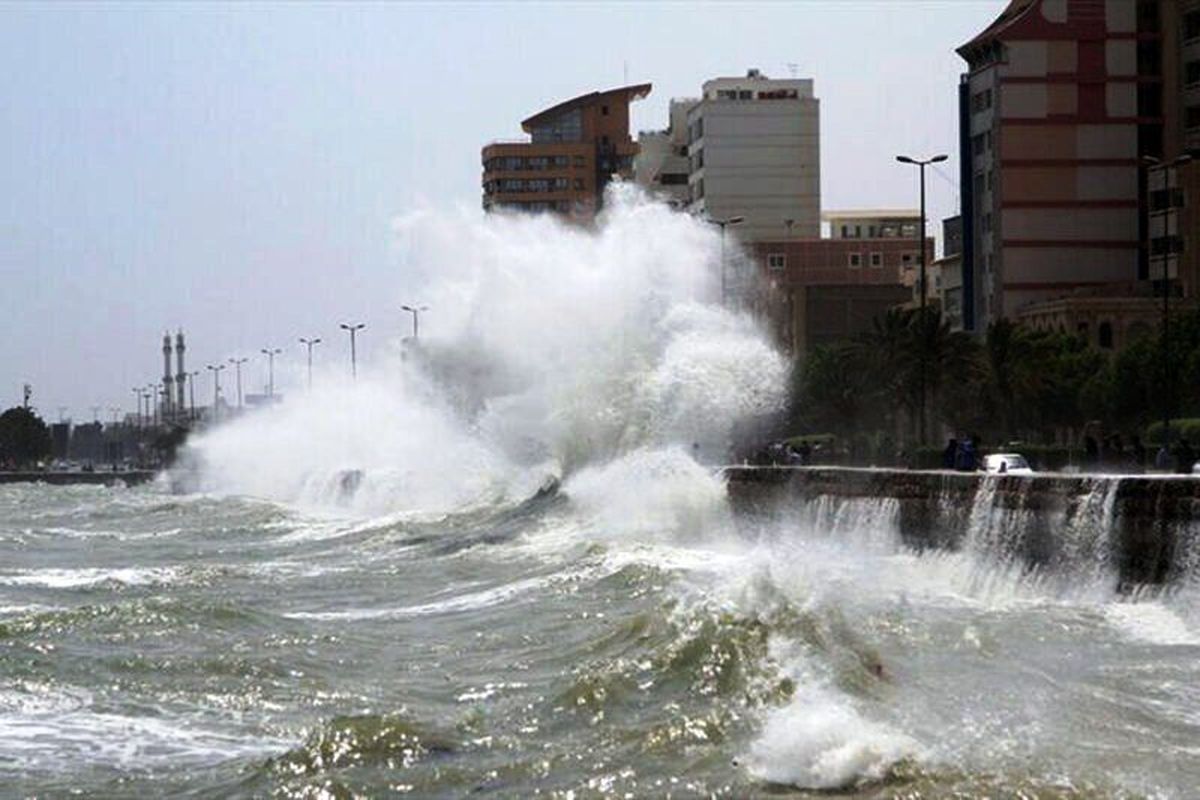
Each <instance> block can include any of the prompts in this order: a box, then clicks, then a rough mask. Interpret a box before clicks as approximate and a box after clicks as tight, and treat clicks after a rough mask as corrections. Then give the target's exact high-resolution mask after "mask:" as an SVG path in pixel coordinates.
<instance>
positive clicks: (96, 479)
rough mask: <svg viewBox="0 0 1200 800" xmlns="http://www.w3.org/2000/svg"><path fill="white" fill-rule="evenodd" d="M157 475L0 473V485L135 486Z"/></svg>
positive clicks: (125, 472) (135, 472)
mask: <svg viewBox="0 0 1200 800" xmlns="http://www.w3.org/2000/svg"><path fill="white" fill-rule="evenodd" d="M157 474H158V473H157V472H155V471H153V470H148V469H132V470H123V471H121V472H38V471H36V470H31V471H24V472H0V483H48V484H51V485H53V486H70V485H74V484H87V485H92V486H115V485H117V484H124V485H126V486H136V485H138V484H141V483H149V482H150V481H152V480H154V478H155V476H156V475H157Z"/></svg>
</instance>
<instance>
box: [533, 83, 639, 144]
mask: <svg viewBox="0 0 1200 800" xmlns="http://www.w3.org/2000/svg"><path fill="white" fill-rule="evenodd" d="M650 89H651V84H649V83H635V84H630V85H629V86H620V87H617V88H616V89H608V90H607V91H603V92H588V93H587V94H581V95H579V96H578V97H572V98H571V99H570V100H564V101H563V102H561V103H559V104H558V105H553V106H550V107H549V108H546V109H543V110H541V111H539V112H537V113H536V114H534V115H533V116H532V117H529V118H528V119H525V120H522V122H521V128H522V130H525V131H526V132H528V131H529V129H530V128H532V127H533V126H534V125H537V124H538V123H539V122H542V121H544V120H547V119H552V118H554V117H557V116H558V115H560V114H564V113H566V112H567V111H572V110H574V109H576V108H583V107H584V106H590V105H595V104H596V103H598V102H600V100H601V98H606V97H615V96H620V98H621V99H622V100H623V101H624V102H630V101H631V100H640V99H642V98H643V97H645V96H646V95H648V94H650Z"/></svg>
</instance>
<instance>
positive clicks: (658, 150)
mask: <svg viewBox="0 0 1200 800" xmlns="http://www.w3.org/2000/svg"><path fill="white" fill-rule="evenodd" d="M697 102H699V101H697V100H694V99H684V100H680V99H674V100H672V101H671V106H670V112H669V113H670V120H671V121H670V123H669V124H668V126H667V129H666V130H662V131H642V132H640V133H639V134H638V154H637V156H635V157H634V159H633V177H634V180H635V181H637V183H638V185H639V186H641V187H642V188H643V189H645V190H646V191H648V192H650V193H651V194H653V195H656V196H657V197H658V198H660V199H661V200H663V201H665V202H666V203H667V204H668V205H670V206H672V207H673V208H681V209H682V208H687V205H688V203H689V202H690V200H691V198H690V195H689V190H688V175H689V170H690V167H689V161H688V124H687V117H688V111H690V110H691V108H692V106H694V105H695V104H696V103H697Z"/></svg>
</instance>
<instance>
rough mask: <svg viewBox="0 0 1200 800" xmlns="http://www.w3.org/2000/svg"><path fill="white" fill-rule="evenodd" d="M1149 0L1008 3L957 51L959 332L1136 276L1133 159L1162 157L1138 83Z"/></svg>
mask: <svg viewBox="0 0 1200 800" xmlns="http://www.w3.org/2000/svg"><path fill="white" fill-rule="evenodd" d="M1156 4H1157V0H1150V2H1149V3H1147V2H1144V0H1011V2H1010V3H1009V5H1008V7H1007V8H1005V10H1004V11H1003V12H1002V13H1001V14H1000V16H999V17H997V18H996V20H995V21H994V22H993V23H992V24H991V25H989V26H988V27H987V28H986V29H985V30H984V31H983V32H982V33H980V34H979V35H978V36H976V37H975V38H974V39H972V40H971V41H970V42H968V43H966V44H965V45H963V46H962V47H960V48H959V49H958V53H959V55H961V56H962V58H963V59H964V60H965V61H966V62H967V64H968V67H969V72H968V74H966V75H964V76H963V80H962V83H961V85H960V89H959V103H960V116H959V119H960V126H961V135H960V142H959V143H960V156H961V159H960V163H961V168H962V170H963V174H962V182H961V189H962V217H963V259H962V265H963V274H962V278H963V317H964V322H965V324H966V327H968V328H969V329H972V328H973V329H976V330H982V329H983V328H984V327H985V326H986V325H987V323H988V322H990V321H992V320H995V319H998V318H1001V317H1015V316H1017V315H1018V314H1019V313H1020V311H1021V309H1022V308H1025V307H1028V306H1029V305H1031V304H1034V303H1037V302H1039V301H1044V300H1050V299H1053V298H1056V297H1061V296H1064V295H1067V294H1070V293H1073V292H1078V291H1081V290H1082V291H1095V290H1097V288H1098V287H1104V286H1116V285H1126V286H1128V285H1130V284H1131V283H1132V282H1134V281H1136V280H1138V279H1139V278H1142V279H1144V278H1145V277H1146V268H1145V259H1144V258H1142V257H1141V256H1140V254H1139V251H1140V242H1141V241H1142V236H1141V232H1140V222H1139V218H1140V215H1139V211H1138V208H1139V197H1140V193H1141V192H1142V191H1143V188H1142V185H1141V180H1140V177H1141V171H1140V168H1139V159H1140V158H1141V157H1142V156H1146V155H1156V154H1157V153H1158V152H1159V151H1160V150H1161V131H1162V128H1161V125H1162V117H1161V109H1160V108H1159V104H1158V103H1157V102H1156V99H1157V98H1158V97H1159V91H1160V89H1159V86H1158V85H1157V83H1155V82H1153V81H1144V80H1139V75H1140V74H1141V72H1142V69H1141V67H1142V63H1143V62H1144V61H1145V60H1146V59H1147V58H1148V57H1149V56H1148V54H1147V49H1148V48H1149V47H1150V43H1151V39H1152V34H1151V32H1150V28H1151V20H1150V17H1149V13H1148V12H1147V8H1149V7H1150V6H1154V5H1156Z"/></svg>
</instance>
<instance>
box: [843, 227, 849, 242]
mask: <svg viewBox="0 0 1200 800" xmlns="http://www.w3.org/2000/svg"><path fill="white" fill-rule="evenodd" d="M842 238H843V239H849V238H850V226H849V225H843V226H842Z"/></svg>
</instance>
